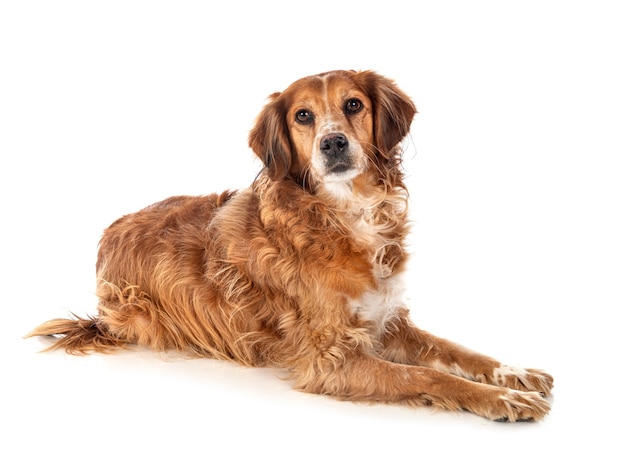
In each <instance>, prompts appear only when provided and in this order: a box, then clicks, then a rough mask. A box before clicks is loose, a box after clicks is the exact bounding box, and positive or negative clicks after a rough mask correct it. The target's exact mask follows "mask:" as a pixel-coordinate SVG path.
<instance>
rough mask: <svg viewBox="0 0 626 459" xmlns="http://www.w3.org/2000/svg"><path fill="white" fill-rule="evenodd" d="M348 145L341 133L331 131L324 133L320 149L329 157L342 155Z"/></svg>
mask: <svg viewBox="0 0 626 459" xmlns="http://www.w3.org/2000/svg"><path fill="white" fill-rule="evenodd" d="M347 147H348V139H346V136H345V135H343V134H338V133H333V134H328V135H325V136H324V138H323V139H322V141H321V142H320V150H321V151H322V153H324V154H325V155H327V156H330V157H331V158H336V157H338V156H342V155H343V154H344V153H345V150H346V148H347Z"/></svg>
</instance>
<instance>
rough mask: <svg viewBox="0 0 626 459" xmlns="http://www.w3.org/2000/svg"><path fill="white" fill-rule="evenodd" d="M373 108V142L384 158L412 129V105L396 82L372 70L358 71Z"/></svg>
mask: <svg viewBox="0 0 626 459" xmlns="http://www.w3.org/2000/svg"><path fill="white" fill-rule="evenodd" d="M357 78H358V79H360V80H361V82H362V85H363V87H364V88H365V89H366V91H367V93H368V95H369V97H370V99H371V101H372V104H373V109H374V142H375V144H376V146H377V147H378V150H379V151H380V153H381V154H383V156H385V157H390V156H391V153H392V151H393V149H394V147H395V146H396V145H398V143H400V141H401V140H402V139H404V137H406V135H407V134H408V133H409V130H410V129H411V123H412V122H413V117H414V116H415V114H416V113H417V110H416V109H415V105H414V104H413V102H412V101H411V99H410V98H409V96H407V95H406V94H405V93H404V92H402V91H401V90H400V89H399V88H398V87H397V86H396V84H395V83H394V82H393V81H391V80H390V79H388V78H385V77H383V76H381V75H378V74H377V73H375V72H372V71H364V72H358V73H357Z"/></svg>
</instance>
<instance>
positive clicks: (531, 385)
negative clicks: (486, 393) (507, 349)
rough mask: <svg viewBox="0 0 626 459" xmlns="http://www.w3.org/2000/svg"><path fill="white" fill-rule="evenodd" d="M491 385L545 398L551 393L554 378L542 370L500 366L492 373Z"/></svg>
mask: <svg viewBox="0 0 626 459" xmlns="http://www.w3.org/2000/svg"><path fill="white" fill-rule="evenodd" d="M492 384H495V385H496V386H501V387H508V388H510V389H515V390H521V391H526V392H531V391H534V392H539V393H540V394H541V395H542V396H544V397H547V396H548V395H550V392H551V391H552V386H553V384H554V378H552V376H550V375H549V374H548V373H546V372H545V371H542V370H533V369H528V368H516V367H510V366H508V365H501V366H500V367H498V368H496V369H495V370H494V371H493V381H492Z"/></svg>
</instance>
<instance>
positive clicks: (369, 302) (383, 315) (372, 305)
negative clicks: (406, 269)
mask: <svg viewBox="0 0 626 459" xmlns="http://www.w3.org/2000/svg"><path fill="white" fill-rule="evenodd" d="M404 295H405V287H404V280H403V279H402V274H397V275H394V276H391V277H387V278H380V279H379V280H378V288H376V289H371V290H367V291H366V292H365V293H364V294H363V295H362V296H361V297H360V298H355V299H353V300H351V301H350V303H349V304H350V308H351V309H352V311H353V312H354V313H355V314H357V315H358V316H359V317H360V318H361V319H362V320H366V321H368V322H370V323H372V324H373V325H374V327H375V329H376V331H377V332H378V333H380V332H382V331H383V330H384V329H385V323H386V322H387V320H389V319H390V318H391V317H393V316H394V315H395V312H396V309H397V308H399V307H400V306H402V304H403V303H404Z"/></svg>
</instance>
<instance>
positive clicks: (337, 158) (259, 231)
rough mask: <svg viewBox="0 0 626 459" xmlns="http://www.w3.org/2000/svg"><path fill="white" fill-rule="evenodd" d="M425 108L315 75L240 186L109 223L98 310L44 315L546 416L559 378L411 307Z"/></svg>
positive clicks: (264, 141) (190, 349)
mask: <svg viewBox="0 0 626 459" xmlns="http://www.w3.org/2000/svg"><path fill="white" fill-rule="evenodd" d="M416 113H417V111H416V108H415V105H414V104H413V102H412V101H411V99H410V98H409V97H408V96H407V95H406V94H405V93H404V92H403V91H402V90H400V89H399V88H398V87H397V85H396V83H395V82H394V81H392V80H390V79H388V78H386V77H384V76H381V75H379V74H378V73H376V72H373V71H344V70H340V71H331V72H326V73H321V74H318V75H313V76H309V77H305V78H302V79H300V80H298V81H296V82H294V83H293V84H291V85H290V86H289V87H288V88H287V89H286V90H284V91H283V92H280V93H278V92H277V93H274V94H272V95H271V96H270V97H269V100H268V102H267V104H266V106H265V107H264V108H263V109H262V111H261V113H260V115H259V116H258V118H257V120H256V121H255V124H254V126H253V128H252V129H251V131H250V134H249V139H248V140H249V145H250V147H251V149H252V150H253V152H254V153H255V154H256V155H257V156H258V157H259V158H260V160H261V161H262V163H263V167H262V170H261V172H260V173H259V174H258V175H257V177H256V178H255V179H254V180H253V182H252V185H251V186H250V187H249V188H247V189H244V190H242V191H238V192H237V191H226V192H223V193H221V194H212V195H207V196H200V197H192V196H176V197H171V198H168V199H165V200H164V201H161V202H158V203H156V204H153V205H151V206H149V207H146V208H145V209H143V210H140V211H139V212H136V213H133V214H129V215H126V216H123V217H121V218H120V219H118V220H117V221H115V222H114V223H113V224H112V225H111V226H110V227H109V228H107V229H106V230H105V231H104V234H103V236H102V239H101V241H100V244H99V249H98V259H97V263H96V271H97V289H96V294H97V296H98V298H99V303H98V313H97V315H96V316H94V317H87V318H81V317H78V316H72V317H71V318H68V319H55V320H51V321H48V322H46V323H44V324H42V325H40V326H39V327H37V328H36V329H35V330H34V331H32V332H31V333H30V334H29V335H28V336H29V337H30V336H43V335H52V336H54V337H55V338H56V341H54V343H53V344H52V346H50V348H49V349H54V348H64V349H65V350H66V351H67V352H68V353H71V354H84V353H89V352H93V351H98V352H110V351H113V350H115V349H118V348H123V347H126V346H128V345H139V346H146V347H149V348H152V349H155V350H158V351H167V350H176V351H180V352H182V353H184V354H186V355H189V356H200V357H210V358H217V359H224V360H230V361H235V362H238V363H240V364H243V365H248V366H269V367H274V368H279V369H282V370H285V371H286V373H287V374H288V375H289V377H290V378H291V380H292V381H293V385H294V387H295V388H296V389H298V390H301V391H305V392H310V393H317V394H327V395H330V396H334V397H337V398H339V399H344V400H353V401H365V402H386V403H402V404H407V405H412V406H422V405H426V406H431V407H434V408H439V409H446V410H466V411H470V412H472V413H475V414H477V415H479V416H483V417H485V418H488V419H491V420H500V421H509V422H514V421H530V420H539V419H541V418H542V417H543V416H545V415H546V414H547V413H548V411H549V409H550V404H549V402H548V401H547V400H546V397H548V396H549V394H550V391H551V389H552V387H553V378H552V377H551V376H550V375H549V374H547V373H546V372H544V371H540V370H535V369H522V368H517V367H512V366H507V365H503V364H501V363H500V362H499V361H497V360H495V359H493V358H490V357H487V356H484V355H481V354H479V353H476V352H473V351H470V350H468V349H466V348H464V347H461V346H459V345H457V344H454V343H452V342H450V341H447V340H445V339H441V338H438V337H436V336H433V335H431V334H429V333H427V332H426V331H423V330H421V329H419V328H417V327H416V326H415V325H414V324H413V323H412V321H411V319H410V318H409V311H408V309H407V307H406V306H405V304H404V298H403V292H404V288H403V281H402V275H403V273H404V271H405V270H406V262H407V250H406V247H405V238H406V236H407V233H408V228H409V222H408V218H407V198H408V191H407V187H406V186H405V184H404V182H403V178H404V177H403V171H402V165H401V159H402V153H403V151H402V150H403V149H402V141H403V139H404V138H405V137H406V136H407V135H408V134H409V130H410V127H411V123H412V121H413V118H414V116H415V114H416Z"/></svg>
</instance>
